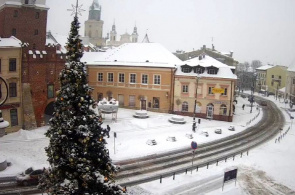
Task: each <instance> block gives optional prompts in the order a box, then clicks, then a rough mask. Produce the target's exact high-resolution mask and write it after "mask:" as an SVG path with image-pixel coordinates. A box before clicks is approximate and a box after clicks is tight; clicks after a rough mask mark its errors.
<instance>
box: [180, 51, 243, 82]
mask: <svg viewBox="0 0 295 195" xmlns="http://www.w3.org/2000/svg"><path fill="white" fill-rule="evenodd" d="M201 56H202V59H200V58H199V57H196V58H192V59H190V60H187V61H184V62H182V65H189V66H192V67H193V66H198V65H200V66H202V67H204V68H206V67H211V66H214V67H216V68H218V72H217V74H208V73H207V71H205V72H204V73H201V74H197V73H194V71H193V70H192V71H191V72H190V73H184V72H182V71H181V66H182V65H178V66H177V71H176V73H175V74H176V75H177V76H198V77H211V78H226V79H237V75H235V74H234V73H233V72H232V70H231V69H234V67H232V66H228V65H226V64H223V63H221V62H219V61H218V60H215V59H214V58H212V57H210V56H208V55H204V54H203V55H201ZM204 56H205V57H204Z"/></svg>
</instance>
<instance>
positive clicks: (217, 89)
mask: <svg viewBox="0 0 295 195" xmlns="http://www.w3.org/2000/svg"><path fill="white" fill-rule="evenodd" d="M212 92H213V93H224V89H222V88H213V89H212Z"/></svg>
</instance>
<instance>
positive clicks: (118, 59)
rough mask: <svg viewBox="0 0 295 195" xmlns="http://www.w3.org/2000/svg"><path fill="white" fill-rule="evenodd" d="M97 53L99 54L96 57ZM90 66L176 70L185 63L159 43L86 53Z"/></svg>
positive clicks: (130, 45)
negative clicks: (175, 68)
mask: <svg viewBox="0 0 295 195" xmlns="http://www.w3.org/2000/svg"><path fill="white" fill-rule="evenodd" d="M95 53H96V54H97V55H96V56H95ZM82 61H86V62H87V64H88V65H119V66H146V67H167V68H174V67H175V65H177V64H182V63H183V62H182V61H181V60H180V59H178V58H177V57H176V56H175V55H173V54H172V53H171V52H170V51H168V50H167V49H166V48H165V47H163V46H162V45H161V44H159V43H125V44H123V45H121V46H119V47H117V48H114V49H110V50H107V51H106V52H103V54H101V52H92V53H91V54H88V53H84V56H83V58H82Z"/></svg>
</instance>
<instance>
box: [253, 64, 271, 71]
mask: <svg viewBox="0 0 295 195" xmlns="http://www.w3.org/2000/svg"><path fill="white" fill-rule="evenodd" d="M270 68H273V66H270V65H264V66H260V67H258V68H256V70H267V69H270Z"/></svg>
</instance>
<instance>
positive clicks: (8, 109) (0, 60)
mask: <svg viewBox="0 0 295 195" xmlns="http://www.w3.org/2000/svg"><path fill="white" fill-rule="evenodd" d="M21 59H22V48H21V41H20V40H18V39H17V38H15V37H11V38H0V76H1V77H2V78H3V79H4V80H5V81H6V82H7V87H8V94H7V92H6V90H7V88H6V86H5V84H4V83H3V82H2V81H0V82H1V84H0V99H1V101H3V100H4V98H5V97H6V95H7V96H8V98H7V100H6V102H5V104H4V105H2V106H1V107H0V109H1V110H2V114H3V118H4V120H6V121H8V122H9V127H7V128H6V129H5V130H6V133H10V132H14V131H17V130H19V129H20V128H22V125H23V109H22V84H21Z"/></svg>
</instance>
